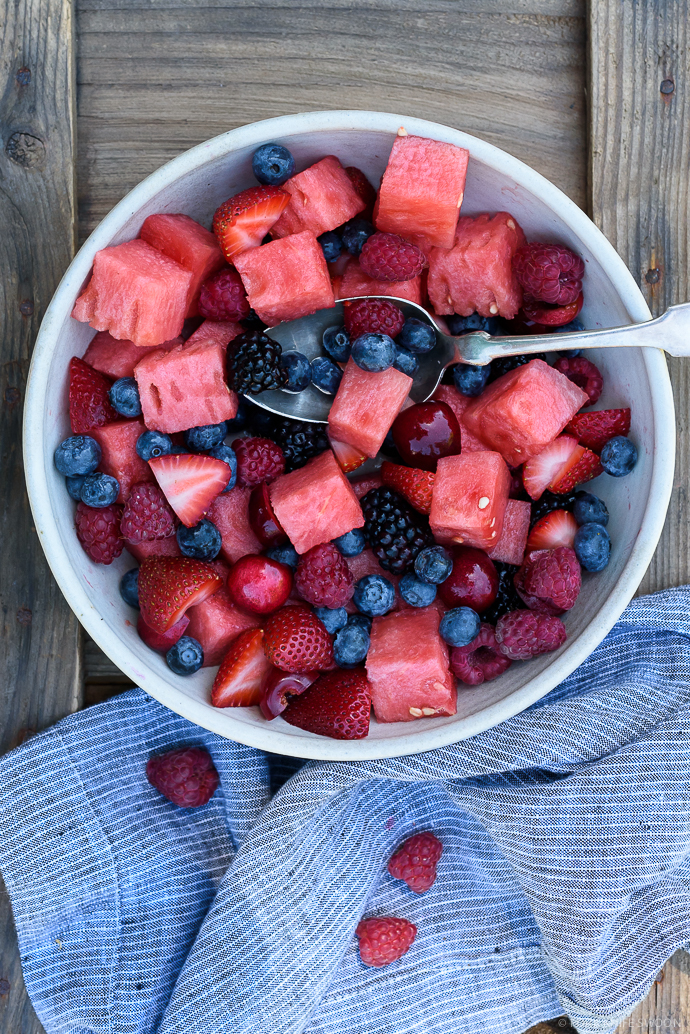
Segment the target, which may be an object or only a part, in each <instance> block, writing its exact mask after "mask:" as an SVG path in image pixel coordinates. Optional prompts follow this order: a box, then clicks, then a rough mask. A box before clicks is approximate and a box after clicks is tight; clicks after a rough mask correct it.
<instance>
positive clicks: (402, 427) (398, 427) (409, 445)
mask: <svg viewBox="0 0 690 1034" xmlns="http://www.w3.org/2000/svg"><path fill="white" fill-rule="evenodd" d="M392 431H393V440H394V442H395V447H396V449H397V450H398V452H399V453H400V455H401V457H402V460H403V463H406V464H407V466H408V467H418V468H420V469H421V470H431V471H434V470H436V463H437V461H438V460H439V459H440V458H441V456H456V455H457V454H458V453H459V452H460V425H459V424H458V418H457V417H456V415H455V413H454V412H453V410H452V409H451V408H450V406H449V405H448V404H447V403H446V402H434V401H430V402H418V403H417V405H416V406H408V408H407V409H403V411H402V413H399V414H398V416H397V417H396V418H395V421H394V422H393V427H392Z"/></svg>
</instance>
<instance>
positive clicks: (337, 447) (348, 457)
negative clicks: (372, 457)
mask: <svg viewBox="0 0 690 1034" xmlns="http://www.w3.org/2000/svg"><path fill="white" fill-rule="evenodd" d="M330 443H331V449H333V453H334V455H335V458H336V459H337V461H338V466H339V467H340V469H341V470H342V472H343V474H349V473H350V471H351V470H357V468H358V467H361V466H362V464H363V463H366V461H367V458H366V456H364V455H363V454H362V453H361V452H360V451H359V449H355V447H354V445H348V444H347V442H337V441H336V440H335V438H331V439H330Z"/></svg>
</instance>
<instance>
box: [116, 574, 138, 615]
mask: <svg viewBox="0 0 690 1034" xmlns="http://www.w3.org/2000/svg"><path fill="white" fill-rule="evenodd" d="M120 596H122V599H123V600H124V601H125V603H126V604H127V606H128V607H136V608H137V609H138V607H139V568H138V567H133V568H132V569H131V571H127V572H126V573H125V574H123V575H122V578H120Z"/></svg>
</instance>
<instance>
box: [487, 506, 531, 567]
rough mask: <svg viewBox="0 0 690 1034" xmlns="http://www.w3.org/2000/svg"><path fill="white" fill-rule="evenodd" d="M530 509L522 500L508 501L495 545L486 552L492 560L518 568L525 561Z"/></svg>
mask: <svg viewBox="0 0 690 1034" xmlns="http://www.w3.org/2000/svg"><path fill="white" fill-rule="evenodd" d="M531 517H532V507H531V505H530V504H529V503H527V502H523V500H522V499H509V500H508V502H507V503H506V512H505V514H504V517H503V531H502V532H501V537H500V539H499V540H498V542H497V543H496V545H495V546H494V547H493V548H492V549H489V550H488V554H489V556H490V557H491V559H492V560H499V561H500V562H501V563H502V564H515V565H516V566H517V567H520V565H521V564H522V561H523V560H524V559H525V547H526V546H527V536H528V535H529V523H530V520H531Z"/></svg>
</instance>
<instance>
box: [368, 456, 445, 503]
mask: <svg viewBox="0 0 690 1034" xmlns="http://www.w3.org/2000/svg"><path fill="white" fill-rule="evenodd" d="M435 476H436V475H435V474H433V473H432V472H431V471H429V470H416V469H415V468H414V467H403V466H401V465H400V464H399V463H391V462H390V461H389V460H384V461H383V463H382V464H381V480H382V481H383V483H384V485H388V487H389V488H394V489H395V491H396V492H399V493H400V495H401V496H404V498H405V499H407V501H408V503H409V504H410V505H411V506H414V508H415V510H419V512H420V513H431V493H432V490H433V487H434V478H435Z"/></svg>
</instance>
